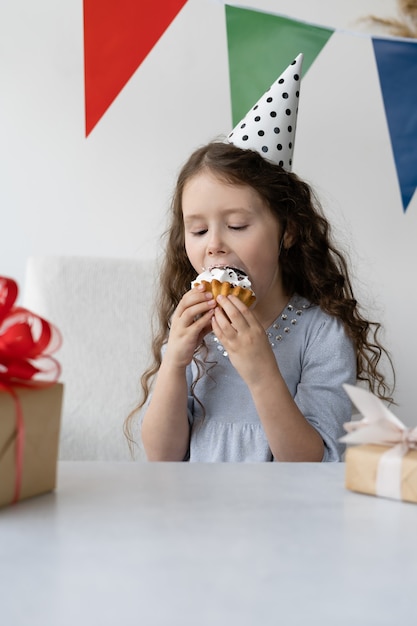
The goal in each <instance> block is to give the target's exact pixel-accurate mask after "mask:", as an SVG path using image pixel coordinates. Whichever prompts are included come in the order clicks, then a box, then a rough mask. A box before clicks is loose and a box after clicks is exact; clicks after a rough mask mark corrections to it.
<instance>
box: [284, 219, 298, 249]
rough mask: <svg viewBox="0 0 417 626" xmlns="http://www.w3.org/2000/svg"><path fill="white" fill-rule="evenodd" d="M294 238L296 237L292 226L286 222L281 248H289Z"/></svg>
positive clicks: (293, 242)
mask: <svg viewBox="0 0 417 626" xmlns="http://www.w3.org/2000/svg"><path fill="white" fill-rule="evenodd" d="M296 239H297V238H296V236H295V233H294V228H293V227H292V226H291V224H287V227H286V229H285V233H284V239H283V248H284V249H285V250H289V249H290V248H291V247H292V246H293V245H294V244H295V241H296Z"/></svg>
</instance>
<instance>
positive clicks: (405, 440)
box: [340, 385, 417, 500]
mask: <svg viewBox="0 0 417 626" xmlns="http://www.w3.org/2000/svg"><path fill="white" fill-rule="evenodd" d="M343 388H344V389H345V391H346V393H347V394H348V396H349V397H350V399H351V400H352V402H353V404H354V405H355V406H356V407H357V408H358V409H359V411H360V412H361V413H362V415H363V419H361V420H353V421H351V422H347V423H346V424H344V428H345V430H347V431H348V434H347V435H345V436H344V437H341V439H340V441H342V442H343V443H348V444H369V443H371V444H378V445H382V446H390V449H389V450H388V451H387V452H384V454H382V455H381V458H380V461H379V464H378V472H377V479H376V488H375V490H376V495H378V496H385V497H387V498H396V499H398V500H400V499H401V463H402V458H403V456H404V455H405V454H407V452H408V451H409V450H411V449H417V427H415V428H407V427H406V426H405V425H404V424H403V423H402V422H401V420H399V419H398V418H397V417H395V415H394V414H393V413H391V411H390V410H389V409H388V408H387V407H386V406H385V404H384V403H383V402H382V400H380V399H379V398H377V397H376V396H374V395H373V394H372V393H370V392H369V391H366V390H365V389H362V388H360V387H354V386H353V385H343Z"/></svg>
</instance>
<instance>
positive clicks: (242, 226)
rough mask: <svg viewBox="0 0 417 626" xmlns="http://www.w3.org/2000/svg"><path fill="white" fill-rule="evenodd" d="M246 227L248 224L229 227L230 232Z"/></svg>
mask: <svg viewBox="0 0 417 626" xmlns="http://www.w3.org/2000/svg"><path fill="white" fill-rule="evenodd" d="M247 227H248V224H241V225H239V226H238V225H236V226H232V225H229V228H230V230H245V229H246V228H247Z"/></svg>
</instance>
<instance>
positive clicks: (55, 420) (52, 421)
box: [0, 383, 63, 506]
mask: <svg viewBox="0 0 417 626" xmlns="http://www.w3.org/2000/svg"><path fill="white" fill-rule="evenodd" d="M13 391H14V393H15V394H16V396H17V399H18V402H19V403H20V408H21V411H22V415H23V433H24V436H23V456H22V465H21V475H20V489H19V490H18V494H16V493H15V490H16V479H17V472H19V468H18V461H17V458H16V445H17V437H18V428H17V419H16V403H15V401H14V399H13V397H12V395H11V394H10V393H8V392H7V391H1V392H0V506H4V505H7V504H11V503H12V502H13V501H14V500H15V497H16V495H17V499H18V500H23V499H26V498H30V497H32V496H36V495H40V494H42V493H46V492H48V491H52V490H54V489H55V486H56V471H57V458H58V446H59V432H60V422H61V409H62V399H63V385H62V383H54V384H52V385H50V386H47V387H42V388H35V389H25V388H18V387H13Z"/></svg>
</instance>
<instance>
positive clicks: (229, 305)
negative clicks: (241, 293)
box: [217, 296, 249, 330]
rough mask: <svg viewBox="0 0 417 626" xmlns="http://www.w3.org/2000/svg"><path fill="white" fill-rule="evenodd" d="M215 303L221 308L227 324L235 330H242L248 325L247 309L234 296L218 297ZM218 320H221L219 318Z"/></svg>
mask: <svg viewBox="0 0 417 626" xmlns="http://www.w3.org/2000/svg"><path fill="white" fill-rule="evenodd" d="M217 302H218V304H219V306H220V307H221V309H222V311H223V312H224V313H223V318H224V319H225V320H227V322H228V324H229V325H230V324H231V325H232V326H233V328H234V329H235V330H243V329H245V328H247V326H248V325H249V320H248V319H247V314H248V313H249V309H248V307H247V306H246V304H244V303H243V302H241V301H240V300H239V298H236V296H218V297H217ZM218 319H221V318H220V317H219V318H218Z"/></svg>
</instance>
